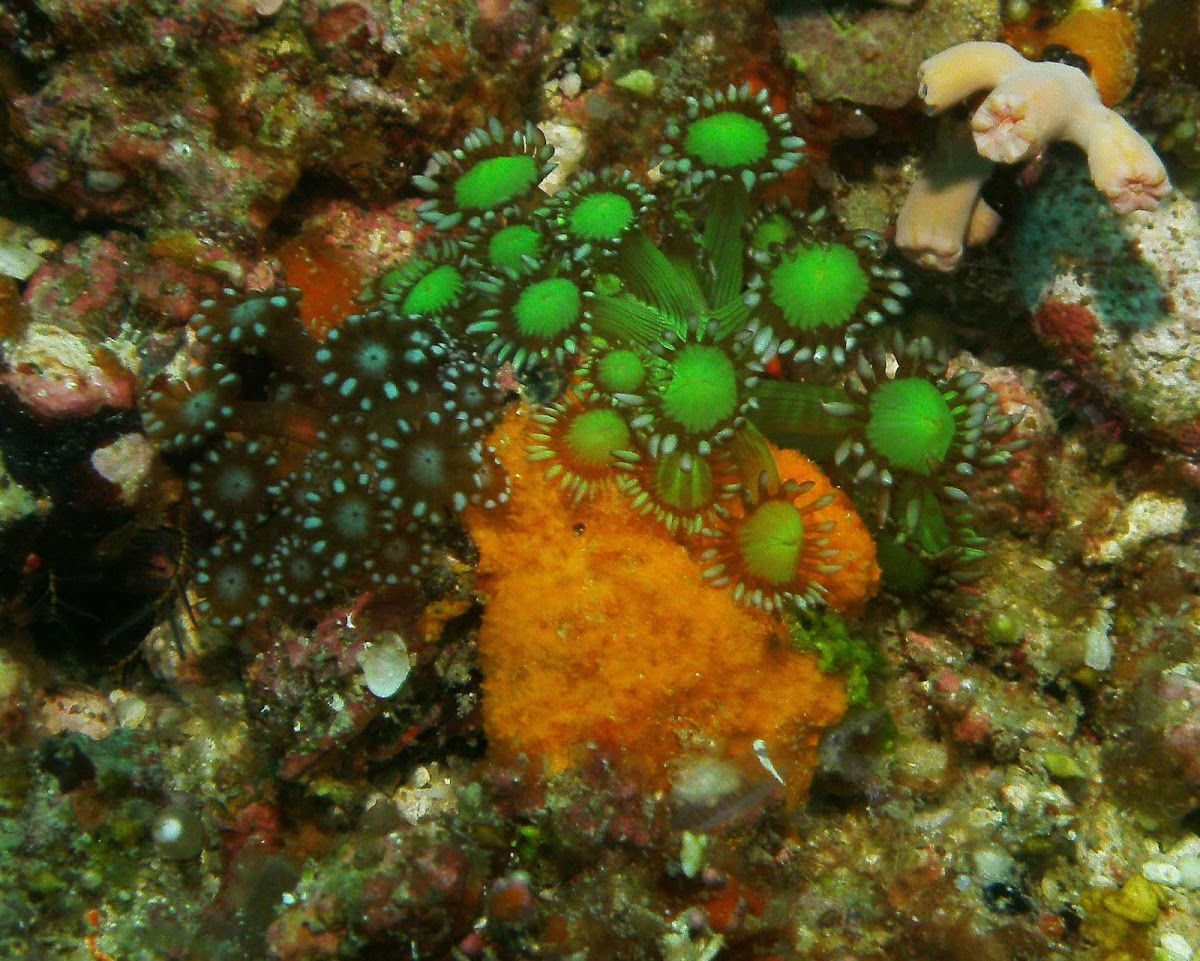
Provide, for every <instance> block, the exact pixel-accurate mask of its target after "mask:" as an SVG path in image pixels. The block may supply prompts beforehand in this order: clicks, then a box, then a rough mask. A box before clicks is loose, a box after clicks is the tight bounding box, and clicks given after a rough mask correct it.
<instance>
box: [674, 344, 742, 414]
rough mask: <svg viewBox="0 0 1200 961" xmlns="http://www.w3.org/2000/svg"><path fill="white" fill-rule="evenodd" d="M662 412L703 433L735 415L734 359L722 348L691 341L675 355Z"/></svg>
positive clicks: (736, 401) (736, 400) (736, 398)
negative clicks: (691, 342)
mask: <svg viewBox="0 0 1200 961" xmlns="http://www.w3.org/2000/svg"><path fill="white" fill-rule="evenodd" d="M672 361H673V363H672V370H671V380H670V383H668V384H667V385H666V387H665V388H664V389H663V392H662V405H663V411H664V412H665V413H666V415H667V416H668V417H670V418H671V419H672V420H673V421H675V422H676V423H677V424H679V425H680V426H681V427H682V428H683V429H684V430H686V431H688V432H690V433H695V434H700V433H705V432H707V431H711V430H712V429H713V428H714V427H716V426H717V425H718V424H720V423H721V422H722V421H724V420H727V419H728V418H730V417H732V416H733V414H734V412H735V411H736V410H737V406H738V385H737V375H736V373H735V372H734V367H733V361H732V360H730V358H729V355H728V354H727V353H726V352H725V351H724V350H722V349H721V348H719V347H710V346H708V345H706V344H688V345H687V346H686V347H683V348H682V349H681V350H679V351H677V352H676V353H675V354H674V355H673V356H672Z"/></svg>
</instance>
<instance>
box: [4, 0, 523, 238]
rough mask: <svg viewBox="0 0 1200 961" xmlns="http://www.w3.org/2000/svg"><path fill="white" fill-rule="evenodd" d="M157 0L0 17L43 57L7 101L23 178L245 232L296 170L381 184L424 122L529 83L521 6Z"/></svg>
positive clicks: (260, 222)
mask: <svg viewBox="0 0 1200 961" xmlns="http://www.w3.org/2000/svg"><path fill="white" fill-rule="evenodd" d="M171 6H172V8H173V9H172V15H171V16H162V15H158V14H156V12H155V11H156V10H157V7H156V6H155V5H151V4H119V5H114V4H112V3H94V4H84V5H74V4H52V5H48V10H47V11H46V16H45V17H44V18H30V19H29V20H24V19H21V18H12V19H4V18H0V43H5V44H8V43H12V44H13V45H15V46H16V47H17V48H19V49H21V50H22V51H24V52H25V53H26V54H27V55H28V56H29V57H31V58H34V59H37V60H39V61H41V62H43V63H44V64H45V68H44V71H43V72H42V73H41V74H39V75H38V76H37V78H36V80H35V79H33V74H32V73H31V75H30V80H29V82H27V83H26V84H25V85H24V86H22V87H18V89H16V90H15V91H13V95H12V96H11V98H10V101H9V130H8V134H9V136H8V142H7V144H6V145H5V146H4V148H3V155H4V160H5V162H6V164H7V165H8V166H9V167H10V168H11V169H12V170H13V171H14V172H15V174H16V176H17V177H18V178H19V181H20V182H21V183H22V184H23V185H24V186H25V187H27V188H28V189H30V190H32V191H33V192H35V193H37V194H39V195H42V196H46V197H50V198H52V199H54V200H56V201H57V202H59V203H61V204H63V205H64V206H66V207H68V208H70V209H72V210H74V211H75V212H76V213H77V214H78V215H80V216H96V215H99V216H104V217H110V218H114V219H116V220H118V221H120V222H122V223H127V224H134V225H137V226H139V227H144V228H149V229H152V230H155V229H164V228H165V229H178V228H181V227H186V228H188V229H191V230H194V231H196V232H197V233H199V234H201V235H203V236H205V237H208V238H213V239H220V240H223V241H227V242H233V243H235V244H238V245H241V246H243V247H255V246H256V245H259V244H261V241H262V235H263V233H264V232H265V230H266V229H267V227H268V226H269V225H270V224H271V223H272V222H273V221H274V219H275V218H276V216H277V215H278V214H279V213H280V211H281V210H282V208H283V204H284V202H285V200H286V199H287V198H288V197H289V195H291V193H292V191H293V189H294V188H295V187H296V185H297V183H298V182H299V181H300V178H301V177H302V176H303V175H305V174H313V175H316V176H320V177H328V178H332V179H333V180H336V181H340V182H342V183H343V184H349V185H350V186H351V187H352V188H353V189H354V190H356V191H358V192H359V193H361V194H362V195H364V196H370V197H371V198H372V199H373V200H378V199H379V197H380V195H383V196H388V195H390V196H398V195H399V194H400V193H401V192H402V190H403V189H405V188H406V186H407V184H408V180H409V178H410V177H411V176H412V175H413V174H414V173H417V172H419V171H417V170H414V169H412V167H411V166H410V164H411V163H412V161H411V160H410V158H419V157H425V156H427V155H428V154H429V153H430V152H432V149H433V147H434V141H433V140H432V139H431V138H432V137H433V136H434V135H435V132H440V131H445V130H447V129H464V130H465V129H470V128H471V127H472V126H476V125H478V124H480V123H482V122H483V121H484V120H485V119H486V117H487V116H488V114H489V113H493V112H501V108H502V106H503V105H504V104H512V103H517V102H520V101H521V100H522V99H523V98H524V96H526V95H528V94H530V93H531V92H532V91H533V90H534V89H535V85H536V82H537V71H538V69H539V67H538V64H539V60H538V57H537V53H538V51H539V49H540V47H539V46H538V42H539V41H538V39H537V38H538V36H539V32H538V30H537V29H536V27H535V25H534V24H533V22H532V14H531V13H530V12H529V10H528V9H527V8H525V7H521V8H520V9H521V10H525V11H526V12H525V14H524V15H519V11H518V12H516V13H510V14H508V15H505V16H504V17H501V18H499V20H495V19H493V20H486V19H484V18H483V17H481V15H480V13H479V11H478V10H477V9H476V5H475V4H474V3H473V2H470V3H468V2H466V0H460V2H458V3H455V4H452V5H451V6H454V7H456V8H461V9H460V10H459V11H458V12H459V13H460V14H461V16H460V17H459V18H458V19H459V20H460V21H461V23H462V24H463V25H464V28H462V29H459V28H456V29H455V30H454V31H450V30H447V29H446V23H447V22H450V21H451V20H452V19H453V17H452V14H453V13H454V11H451V10H447V9H445V7H446V5H445V4H442V5H433V6H434V10H433V12H432V13H428V14H427V13H424V12H423V11H422V10H421V9H409V8H410V7H412V6H413V5H392V6H389V5H388V4H386V3H384V2H381V0H351V2H330V0H306V2H304V3H296V4H288V5H285V6H284V7H282V8H280V9H279V10H278V11H277V12H275V13H271V12H270V7H268V8H267V9H268V13H267V14H265V15H264V14H261V13H260V12H259V11H258V9H256V5H255V4H253V3H251V2H249V0H243V2H240V3H236V4H212V3H207V2H204V3H201V2H191V3H185V4H179V5H171ZM118 7H119V15H118ZM396 8H400V9H396ZM35 21H36V22H35ZM64 54H70V55H69V56H64ZM497 63H503V64H505V69H504V70H499V71H497V70H495V69H494V65H495V64H497ZM508 109H509V110H511V107H509V108H508Z"/></svg>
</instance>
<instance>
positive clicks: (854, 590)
mask: <svg viewBox="0 0 1200 961" xmlns="http://www.w3.org/2000/svg"><path fill="white" fill-rule="evenodd" d="M772 450H773V451H774V453H775V464H776V466H777V467H778V468H779V476H780V478H781V479H782V480H785V481H786V480H797V481H812V482H813V483H814V484H815V486H814V487H813V489H812V494H811V497H812V498H813V499H816V498H818V497H824V496H825V495H826V494H833V503H832V504H830V505H829V506H828V507H823V508H821V509H820V510H818V511H815V512H814V513H813V515H812V518H811V522H812V523H814V524H820V523H821V522H823V521H833V522H834V528H833V533H832V534H831V535H830V545H831V546H832V547H833V548H835V549H836V550H837V552H838V558H837V564H838V565H840V566H841V568H842V569H841V570H840V571H838V572H837V573H836V574H817V575H816V576H815V577H814V580H815V581H816V582H817V583H818V584H820V585H821V586H822V587H824V588H825V591H826V594H825V601H826V603H827V604H828V605H829V606H830V607H832V608H833V609H834V610H835V611H841V612H843V613H847V612H849V613H852V612H854V611H857V610H859V609H861V608H862V606H863V605H864V604H866V602H867V601H869V600H870V599H871V598H872V597H874V596H875V594H876V593H877V592H878V590H879V576H880V574H879V565H878V564H877V563H876V562H875V541H874V539H873V538H872V537H871V533H870V531H868V530H867V528H866V525H865V524H863V522H862V518H860V517H859V516H858V512H857V511H855V509H854V505H853V504H852V503H851V502H850V498H849V497H847V496H846V494H844V493H843V492H842V491H840V490H838V489H837V488H836V487H834V486H833V485H832V484H831V483H830V482H829V479H828V478H827V477H826V476H825V475H824V474H822V473H821V471H820V469H819V468H817V466H816V465H815V464H813V462H812V461H810V460H809V459H808V458H807V457H805V456H804V455H803V454H801V453H800V452H799V451H794V450H788V449H786V448H783V449H778V448H774V447H773V448H772Z"/></svg>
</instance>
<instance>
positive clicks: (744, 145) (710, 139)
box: [683, 110, 771, 170]
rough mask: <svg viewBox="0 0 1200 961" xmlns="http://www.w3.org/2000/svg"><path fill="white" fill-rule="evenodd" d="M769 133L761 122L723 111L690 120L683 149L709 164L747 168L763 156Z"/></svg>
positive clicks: (719, 166)
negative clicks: (691, 121)
mask: <svg viewBox="0 0 1200 961" xmlns="http://www.w3.org/2000/svg"><path fill="white" fill-rule="evenodd" d="M770 141H771V135H770V133H768V131H767V128H766V126H765V125H764V124H762V123H760V122H759V121H757V120H755V119H753V118H752V117H747V116H746V115H745V114H743V113H739V112H737V111H732V110H730V111H724V112H722V113H714V114H711V115H709V116H707V117H701V118H700V119H699V120H696V121H694V122H693V123H692V124H691V125H690V126H689V127H688V130H687V135H686V136H685V137H684V141H683V148H684V150H685V151H687V153H688V154H689V155H690V156H692V157H695V158H696V159H697V160H699V161H700V162H701V163H704V164H706V165H707V166H709V167H717V168H720V169H726V170H728V169H729V168H731V167H749V166H753V165H754V164H757V163H758V162H759V161H761V160H762V159H763V158H764V157H766V155H767V149H768V145H769V144H770Z"/></svg>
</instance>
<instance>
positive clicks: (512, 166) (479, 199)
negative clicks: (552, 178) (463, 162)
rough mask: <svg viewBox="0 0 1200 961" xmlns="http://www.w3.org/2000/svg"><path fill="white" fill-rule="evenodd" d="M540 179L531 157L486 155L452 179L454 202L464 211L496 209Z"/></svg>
mask: <svg viewBox="0 0 1200 961" xmlns="http://www.w3.org/2000/svg"><path fill="white" fill-rule="evenodd" d="M541 179H542V169H541V167H540V166H539V165H538V163H537V161H536V160H534V159H533V158H532V157H528V156H525V155H523V154H521V155H517V156H511V157H488V158H487V159H486V160H480V161H479V162H478V163H477V164H475V165H474V166H473V167H471V169H470V170H468V171H467V172H466V173H464V174H463V175H462V176H461V177H459V178H458V180H456V181H455V182H454V202H455V203H456V204H457V205H458V206H459V207H460V208H462V209H464V210H497V209H499V208H500V207H503V206H504V205H505V204H507V203H510V202H512V201H513V200H516V199H517V198H518V197H524V196H525V195H526V194H528V193H529V192H530V191H531V190H533V188H534V187H536V186H537V184H538V181H539V180H541Z"/></svg>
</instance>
